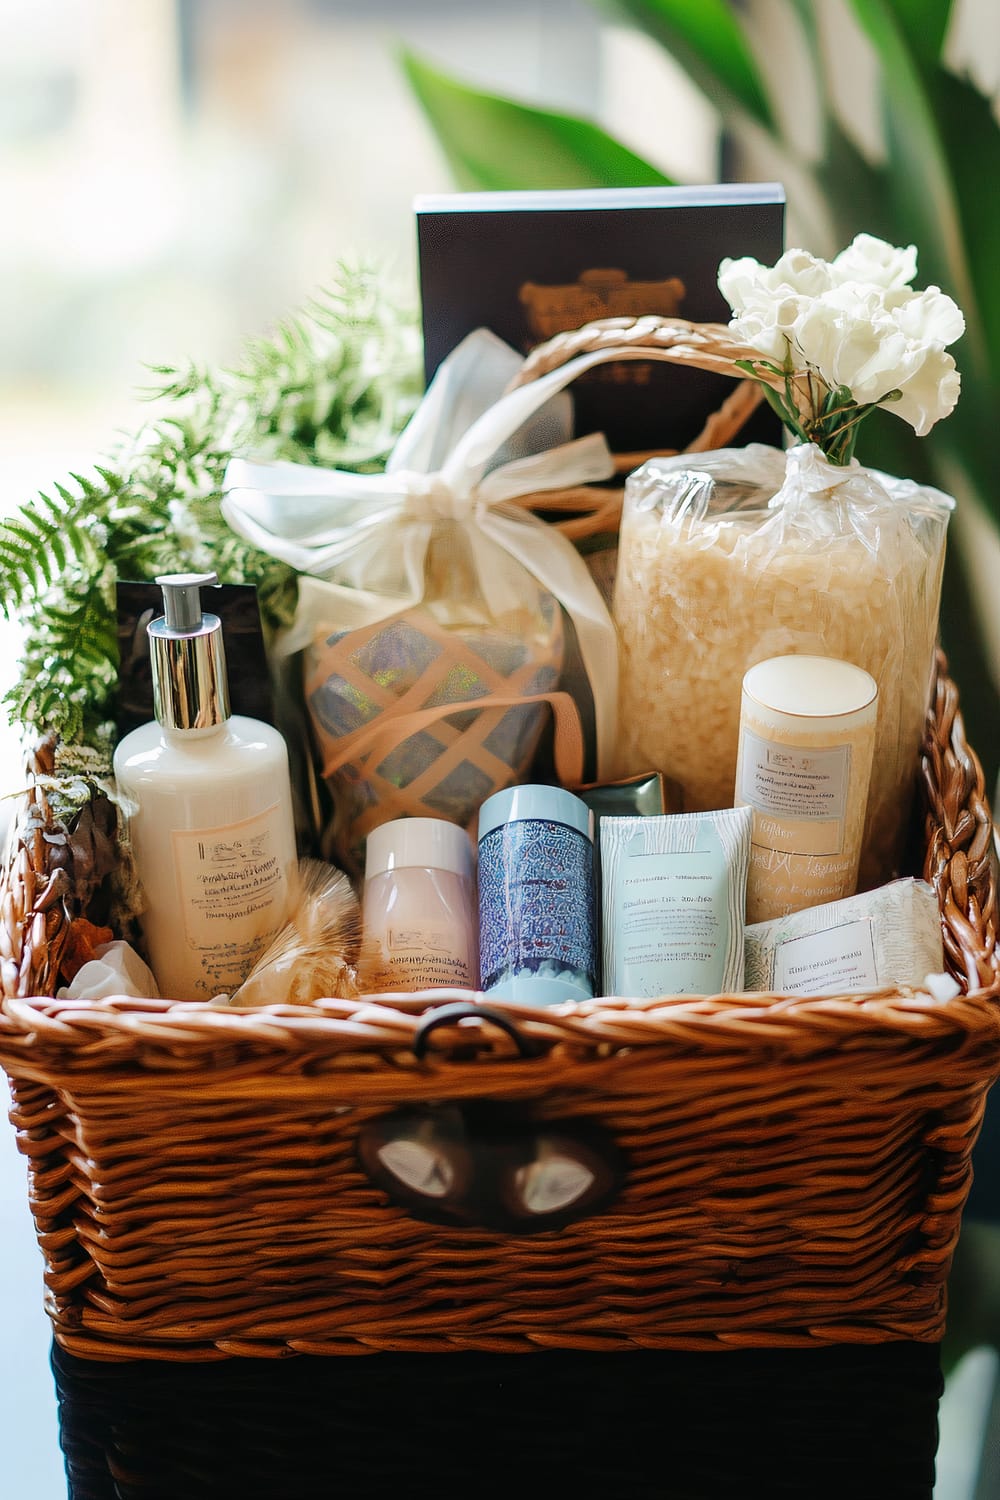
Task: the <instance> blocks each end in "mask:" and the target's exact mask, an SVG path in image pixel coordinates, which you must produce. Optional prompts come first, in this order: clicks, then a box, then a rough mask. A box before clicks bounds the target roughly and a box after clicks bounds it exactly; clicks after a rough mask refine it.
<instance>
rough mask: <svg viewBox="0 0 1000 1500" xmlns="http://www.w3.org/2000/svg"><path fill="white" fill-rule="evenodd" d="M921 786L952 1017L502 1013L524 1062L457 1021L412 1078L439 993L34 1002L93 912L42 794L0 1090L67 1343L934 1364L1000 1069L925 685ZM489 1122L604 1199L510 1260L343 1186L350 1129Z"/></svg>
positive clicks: (975, 868) (497, 1039) (938, 1012)
mask: <svg viewBox="0 0 1000 1500" xmlns="http://www.w3.org/2000/svg"><path fill="white" fill-rule="evenodd" d="M922 781H923V788H924V792H925V794H926V798H925V800H926V814H925V817H926V826H925V827H924V828H923V830H922V837H921V839H920V842H921V843H922V845H923V848H924V850H925V851H926V870H927V874H928V877H929V878H930V879H932V880H933V882H934V884H935V886H936V889H937V892H938V896H939V900H940V905H941V912H942V922H943V927H944V931H945V938H946V946H947V955H948V963H949V966H950V968H951V969H952V971H953V973H954V974H955V976H956V977H957V978H958V980H959V982H960V983H961V985H962V987H963V991H964V993H963V994H961V995H960V996H959V997H957V998H955V999H954V1000H950V1001H946V1002H943V1003H941V1002H935V1001H933V1000H931V999H930V998H929V997H928V996H926V995H923V994H919V993H911V992H899V991H883V992H880V993H878V994H870V995H866V996H863V997H862V996H830V997H825V998H822V999H811V998H802V997H796V998H781V997H775V996H767V995H718V996H712V997H707V998H683V997H672V998H671V997H666V998H663V999H660V1000H655V1001H648V1002H641V1003H629V1004H627V1005H626V1004H625V1003H622V1002H616V1001H605V1000H595V1001H593V1002H588V1003H587V1004H581V1005H577V1006H573V1007H567V1008H565V1009H562V1010H560V1011H559V1012H558V1013H556V1012H552V1011H538V1010H534V1009H531V1008H528V1007H517V1006H513V1005H510V1006H505V1007H498V1009H501V1010H502V1011H503V1012H504V1013H505V1015H506V1016H507V1017H508V1018H509V1019H510V1020H512V1021H514V1022H515V1023H516V1024H517V1025H518V1026H519V1027H520V1029H521V1032H522V1033H523V1035H524V1036H525V1037H527V1038H528V1039H529V1040H531V1041H532V1042H534V1043H535V1044H536V1049H537V1053H538V1055H535V1056H531V1057H525V1056H523V1055H519V1054H518V1052H517V1050H516V1049H515V1048H514V1047H513V1046H512V1045H511V1044H510V1042H509V1040H508V1039H507V1037H506V1036H504V1034H503V1033H502V1032H498V1031H496V1030H495V1029H494V1028H492V1027H489V1026H485V1025H484V1026H481V1027H473V1028H472V1029H471V1030H470V1028H469V1027H468V1026H467V1025H463V1026H461V1027H458V1026H452V1027H450V1028H446V1029H444V1030H442V1031H439V1032H438V1033H436V1034H435V1036H434V1039H433V1042H432V1043H431V1046H430V1052H429V1055H428V1056H427V1057H426V1058H425V1059H424V1060H422V1061H418V1059H417V1057H416V1056H415V1054H414V1050H413V1045H414V1040H415V1037H416V1033H417V1029H418V1027H419V1026H420V1023H421V1019H422V1016H423V1014H424V1013H425V1011H426V1010H427V1008H428V1004H429V1001H428V998H427V997H423V998H421V997H405V996H404V997H392V998H391V1000H385V1001H378V1000H370V1001H361V1002H356V1003H349V1002H334V1001H330V1002H325V1003H321V1004H320V1005H318V1006H317V1007H316V1008H315V1009H310V1010H303V1009H299V1008H296V1007H291V1006H279V1007H271V1008H268V1009H264V1010H260V1011H257V1012H245V1011H244V1012H238V1013H237V1012H230V1011H226V1010H220V1009H213V1008H212V1007H211V1006H206V1005H200V1004H180V1003H171V1002H169V1001H163V1002H153V1001H135V1000H119V1001H114V1000H107V1001H78V1002H69V1001H60V1000H54V999H46V998H43V997H41V995H40V994H35V995H34V996H32V994H31V991H32V990H36V989H37V990H38V991H41V989H43V988H45V987H47V988H49V989H50V990H51V989H52V988H54V986H55V984H56V983H57V970H58V967H59V953H60V944H62V943H63V941H64V937H63V934H64V932H65V930H66V928H67V926H68V927H69V928H72V925H73V923H74V922H75V921H79V920H80V919H81V914H82V906H83V904H84V901H85V899H86V896H87V895H88V894H89V892H88V890H87V881H84V883H83V889H82V891H81V889H80V888H79V887H78V886H77V885H76V884H75V881H74V874H73V862H74V857H75V856H74V850H75V849H76V848H77V847H78V848H79V850H80V856H79V857H80V860H81V863H82V866H83V867H84V869H86V863H87V862H86V841H85V840H84V841H82V842H81V841H80V840H79V839H74V837H73V836H71V835H70V834H69V833H68V831H67V830H66V829H61V828H59V827H58V826H56V825H55V823H54V822H53V819H52V816H51V804H50V802H49V800H48V799H47V797H46V794H45V787H44V780H43V781H41V782H39V784H38V785H36V787H35V789H34V791H33V792H32V793H31V794H29V797H28V798H27V799H26V803H25V807H24V810H23V812H22V816H21V819H20V822H19V824H18V828H17V831H16V834H15V839H14V853H13V856H12V858H11V861H10V864H9V868H8V872H7V891H6V896H5V905H4V914H5V924H6V934H5V936H4V939H3V941H4V944H5V952H4V956H5V960H6V961H5V963H4V966H3V979H4V989H5V996H4V999H3V1004H2V1010H0V1062H2V1063H3V1065H4V1067H5V1068H6V1069H7V1071H8V1073H9V1075H10V1078H11V1083H12V1090H13V1113H12V1118H13V1121H14V1124H15V1126H16V1128H17V1132H18V1140H19V1144H20V1146H21V1149H22V1150H23V1152H24V1153H25V1154H26V1156H27V1157H28V1160H29V1164H30V1199H31V1208H32V1212H33V1214H34V1216H35V1221H36V1225H37V1231H38V1239H39V1244H40V1246H41V1248H42V1251H43V1255H44V1258H45V1278H46V1284H47V1288H48V1304H49V1309H50V1312H51V1315H52V1318H53V1321H54V1325H55V1332H56V1337H57V1339H58V1341H59V1343H60V1344H61V1345H62V1346H64V1347H65V1348H66V1349H68V1350H70V1351H72V1352H75V1353H78V1354H82V1355H88V1356H92V1357H103V1358H112V1359H113V1358H124V1357H129V1358H131V1357H136V1356H139V1355H146V1356H154V1357H157V1358H167V1359H169V1358H177V1359H185V1360H191V1359H216V1358H220V1357H222V1356H224V1355H229V1354H252V1355H262V1356H263V1355H267V1356H277V1355H282V1354H288V1353H291V1352H311V1353H323V1354H332V1353H336V1354H342V1353H362V1352H370V1351H373V1350H385V1349H393V1350H404V1351H405V1350H412V1351H441V1350H456V1349H481V1350H495V1351H511V1352H518V1351H527V1350H532V1349H538V1348H551V1347H558V1348H564V1349H566V1348H568V1349H584V1350H605V1349H606V1350H613V1349H635V1348H647V1349H650V1348H652V1349H659V1348H665V1347H670V1348H692V1349H722V1348H735V1347H741V1346H747V1345H752V1346H759V1347H768V1346H771V1347H780V1346H785V1345H787V1346H809V1345H814V1344H823V1343H838V1342H845V1343H847V1342H879V1341H887V1340H892V1339H918V1340H935V1339H937V1338H939V1337H940V1335H941V1332H942V1327H943V1320H944V1309H945V1279H946V1276H947V1272H948V1269H949V1265H950V1261H951V1255H952V1251H953V1248H954V1245H955V1242H956V1239H957V1236H958V1230H959V1221H960V1216H961V1212H962V1207H963V1204H964V1201H965V1197H966V1194H967V1191H968V1187H969V1182H970V1154H971V1151H972V1147H973V1144H974V1142H975V1139H976V1136H977V1133H978V1130H979V1126H980V1122H981V1119H982V1113H983V1107H984V1102H985V1096H986V1092H987V1089H988V1087H989V1085H990V1084H991V1082H992V1081H993V1079H994V1078H995V1077H996V1076H997V1074H998V1072H1000V1008H998V1006H997V998H998V995H1000V962H998V957H997V951H996V920H997V917H996V877H995V872H994V867H993V862H992V854H991V849H992V845H991V832H992V824H991V819H990V812H989V808H988V806H987V804H986V799H985V796H984V792H983V779H982V772H981V770H980V767H979V763H978V761H977V759H976V756H975V755H974V753H973V752H972V751H971V750H970V749H969V748H968V746H967V744H966V742H965V736H964V730H963V727H962V721H961V716H960V714H959V712H958V703H957V694H956V692H955V689H954V686H953V684H952V683H951V682H950V681H949V679H948V677H947V674H946V671H945V669H944V667H943V665H942V667H941V669H940V671H939V677H938V682H937V689H936V695H935V700H934V704H933V708H932V711H931V713H930V715H929V718H928V729H927V740H926V745H925V749H924V754H923V764H922ZM53 850H55V851H59V864H58V865H57V866H56V868H55V869H54V868H53V867H52V865H51V861H48V860H47V851H53ZM67 851H69V853H67ZM60 868H61V869H64V870H66V872H67V873H66V875H65V876H62V875H58V874H57V870H58V869H60ZM435 998H436V999H439V998H441V997H435ZM484 1097H485V1098H488V1099H491V1100H494V1101H505V1102H506V1103H507V1104H509V1105H512V1106H516V1107H517V1109H518V1110H519V1111H520V1112H521V1113H522V1114H523V1116H524V1117H525V1118H527V1119H529V1120H531V1119H533V1120H534V1121H536V1122H538V1123H539V1124H541V1122H544V1121H554V1120H561V1119H567V1118H570V1117H573V1118H577V1119H578V1118H580V1117H585V1118H587V1119H589V1120H591V1121H595V1122H599V1123H600V1124H601V1125H603V1126H604V1127H605V1128H606V1129H607V1130H608V1131H610V1133H611V1134H612V1136H613V1137H614V1140H615V1141H616V1142H617V1145H618V1146H619V1148H620V1150H621V1152H622V1153H623V1154H624V1158H625V1161H626V1165H627V1172H626V1177H625V1181H624V1185H623V1187H622V1190H621V1192H620V1194H619V1196H618V1197H617V1199H616V1200H615V1201H613V1202H612V1203H611V1204H610V1206H608V1207H606V1208H604V1209H602V1211H601V1212H599V1213H597V1214H595V1215H594V1216H592V1217H590V1218H586V1219H582V1220H579V1221H578V1222H576V1223H574V1224H571V1225H570V1226H568V1227H566V1228H564V1229H561V1230H559V1231H558V1232H555V1231H550V1232H545V1233H542V1234H536V1235H533V1236H520V1235H517V1234H503V1233H500V1232H497V1231H495V1230H485V1229H478V1228H471V1227H455V1226H451V1225H442V1224H427V1223H422V1222H418V1221H417V1220H415V1219H414V1218H411V1217H410V1216H409V1215H408V1214H407V1213H406V1212H405V1211H404V1210H403V1209H402V1208H400V1207H396V1206H393V1205H392V1204H391V1203H389V1202H388V1201H387V1199H386V1197H385V1195H384V1194H383V1193H382V1191H381V1190H380V1189H379V1188H377V1187H375V1186H373V1184H372V1182H371V1181H369V1179H368V1178H367V1177H366V1175H365V1174H364V1172H363V1171H362V1169H361V1166H360V1162H359V1157H358V1154H357V1138H358V1133H359V1130H360V1129H361V1128H362V1127H363V1126H364V1125H365V1124H366V1123H367V1122H369V1121H371V1120H373V1119H375V1118H377V1117H379V1116H381V1115H383V1114H384V1113H385V1112H387V1111H389V1110H393V1109H395V1108H396V1107H397V1106H400V1105H402V1104H407V1105H432V1104H435V1103H437V1102H438V1101H443V1100H451V1101H455V1100H458V1101H461V1100H476V1099H481V1098H484Z"/></svg>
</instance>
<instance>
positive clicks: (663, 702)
mask: <svg viewBox="0 0 1000 1500" xmlns="http://www.w3.org/2000/svg"><path fill="white" fill-rule="evenodd" d="M953 505H954V502H953V501H952V500H951V499H950V498H949V497H948V496H947V495H944V494H942V493H941V492H940V491H938V490H934V489H930V488H927V487H921V486H919V485H917V484H914V483H913V482H912V481H909V480H899V479H894V478H892V477H891V476H890V475H886V474H882V473H880V472H878V471H875V470H871V469H866V468H864V467H863V466H862V465H861V464H859V463H858V462H857V461H853V462H852V463H850V464H849V465H847V466H844V467H841V466H837V465H832V464H830V463H828V462H827V460H826V459H825V458H824V456H823V454H822V453H821V452H820V450H819V449H818V448H815V447H812V446H806V445H800V446H798V447H795V448H791V449H789V450H788V451H787V452H783V451H781V450H779V449H774V448H768V447H765V446H763V445H760V444H751V445H749V446H748V447H746V448H733V449H720V450H718V451H716V452H712V453H706V454H704V455H702V456H701V457H700V458H699V459H698V460H697V462H696V463H695V462H693V461H692V459H691V457H690V456H687V457H685V456H683V455H682V456H679V457H678V458H667V459H653V460H651V461H650V462H649V463H647V464H645V465H643V467H642V468H640V469H639V470H637V471H636V473H635V474H633V475H632V476H631V477H630V479H629V481H628V483H627V486H626V493H625V507H624V513H623V517H622V530H621V542H620V549H619V564H618V578H617V582H616V588H615V597H614V616H615V619H616V622H617V625H618V630H619V642H620V647H621V662H620V673H621V676H620V741H619V767H618V769H619V774H620V775H627V774H629V773H632V772H638V771H640V770H648V769H649V768H650V767H653V768H655V769H657V770H660V771H662V772H664V773H665V774H666V775H667V776H670V777H672V778H673V779H674V780H675V781H677V782H678V783H679V784H680V786H681V788H682V793H683V801H684V806H685V808H687V809H691V810H699V809H704V808H713V807H727V806H730V805H731V804H732V801H733V795H734V788H735V775H736V758H737V740H738V731H739V718H740V689H741V684H742V680H743V674H744V673H745V671H746V670H747V668H748V667H750V666H752V665H753V664H754V663H755V662H758V661H763V660H765V659H766V658H767V657H771V656H782V655H786V654H790V653H796V654H814V655H819V656H835V657H840V658H841V659H843V660H845V661H851V662H854V663H855V664H856V665H858V666H861V667H864V668H865V669H866V670H867V671H869V672H870V673H871V674H872V676H873V677H874V678H875V680H876V682H877V683H878V688H879V718H878V729H877V734H876V748H875V769H874V771H873V774H872V784H871V791H870V795H869V810H868V818H867V824H866V832H865V838H864V848H863V854H862V866H861V876H860V883H861V886H862V887H866V886H870V885H873V884H878V883H880V882H882V881H884V880H887V879H889V878H890V877H891V876H892V875H893V874H894V873H896V872H897V870H898V867H899V861H900V858H901V854H902V845H903V841H904V839H905V830H906V824H907V820H908V816H909V811H910V807H911V803H912V796H913V791H914V788H915V785H916V769H917V756H918V752H919V747H920V743H921V739H922V735H923V729H924V720H925V714H926V709H927V699H928V692H929V686H930V674H931V669H932V666H933V658H934V649H935V643H936V637H937V626H938V610H939V604H940V595H941V575H942V569H943V565H944V547H945V536H946V531H947V524H948V518H949V515H950V513H951V510H952V509H953Z"/></svg>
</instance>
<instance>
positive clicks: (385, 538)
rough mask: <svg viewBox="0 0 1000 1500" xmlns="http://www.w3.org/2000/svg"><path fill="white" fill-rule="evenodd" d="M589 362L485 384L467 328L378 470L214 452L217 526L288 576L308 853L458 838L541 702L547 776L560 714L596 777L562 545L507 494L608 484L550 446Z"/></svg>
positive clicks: (524, 756)
mask: <svg viewBox="0 0 1000 1500" xmlns="http://www.w3.org/2000/svg"><path fill="white" fill-rule="evenodd" d="M606 357H607V356H606V355H605V354H603V353H597V354H588V355H585V356H582V357H581V358H579V359H577V360H573V361H571V362H570V363H568V364H566V365H564V366H562V367H561V368H560V369H558V370H555V371H553V372H552V373H551V374H550V375H547V376H545V377H544V378H542V379H540V380H537V381H534V382H533V383H532V384H531V385H529V386H524V387H522V388H520V389H512V390H507V391H506V394H505V389H506V387H507V386H508V385H509V383H510V381H511V379H512V378H513V377H514V376H515V375H516V372H517V370H518V369H519V367H520V365H521V360H520V358H519V356H518V355H517V354H516V353H515V352H514V351H513V350H511V349H509V348H508V346H507V345H505V344H504V343H503V342H502V341H501V340H499V339H497V338H496V337H495V336H494V335H493V334H490V333H489V332H487V331H486V330H478V331H477V332H476V333H474V334H471V335H470V336H469V337H468V338H467V339H465V340H463V342H462V344H460V345H459V346H458V347H457V348H456V349H455V350H454V351H453V353H452V354H451V356H449V358H448V359H447V360H446V361H445V362H444V363H443V364H442V366H441V368H440V369H439V371H438V373H437V375H436V376H435V378H434V380H433V381H432V383H431V385H430V387H429V388H428V391H427V394H426V395H425V397H424V399H423V401H422V403H421V405H420V407H419V408H418V410H417V412H416V413H415V415H414V417H413V419H412V421H411V423H410V425H409V426H408V427H407V429H406V430H405V432H404V433H403V434H402V436H401V437H400V439H399V441H398V443H397V445H396V448H395V449H394V451H393V453H392V455H391V457H390V459H389V462H388V464H387V466H386V471H385V473H384V474H364V475H359V474H351V473H344V472H340V471H335V470H328V469H321V468H312V467H309V466H307V465H300V464H290V463H253V462H250V461H247V460H244V459H238V458H237V459H233V460H232V461H231V463H230V465H229V468H228V470H227V474H226V484H225V491H226V493H225V495H224V499H223V511H224V514H225V516H226V518H227V520H228V522H229V524H230V525H231V526H232V527H233V529H234V530H235V531H237V532H238V533H239V534H240V535H241V536H243V537H245V538H246V539H247V540H249V541H251V542H253V543H254V544H255V545H256V546H258V547H261V548H262V549H263V550H265V551H267V552H269V553H271V554H272V555H273V556H275V557H278V558H281V559H282V560H283V561H285V562H287V563H289V564H290V565H291V566H292V567H294V568H295V569H296V570H297V571H298V572H299V574H300V577H299V597H298V607H297V612H296V616H295V619H294V621H293V623H292V625H291V627H290V628H289V629H288V630H287V631H286V632H285V633H284V634H283V635H282V636H281V637H280V638H279V639H278V640H277V641H276V642H275V646H274V655H275V657H276V658H278V659H280V658H284V659H288V658H289V657H292V656H294V657H296V659H297V660H299V661H301V688H302V693H303V696H304V701H305V703H306V705H307V709H308V720H309V726H310V732H311V737H312V741H313V750H314V754H315V760H316V763H317V764H318V766H319V769H320V772H321V775H322V777H323V779H324V780H325V781H326V784H327V787H328V789H329V791H330V794H331V802H332V809H333V811H332V814H331V816H330V818H329V819H328V820H327V822H326V824H325V826H324V827H323V828H322V829H320V830H317V832H318V835H319V846H320V849H321V851H322V852H323V854H324V855H325V856H326V857H328V858H333V859H336V860H337V862H338V863H340V864H341V865H343V866H344V867H346V868H349V869H357V868H358V864H359V858H360V852H361V849H362V846H363V841H364V839H365V837H366V835H367V834H368V833H369V832H370V831H371V829H372V828H374V827H376V826H377V825H378V824H380V823H383V822H386V821H388V820H389V819H390V818H396V817H402V816H421V815H422V816H438V817H442V816H443V817H447V818H449V819H451V820H452V821H453V822H456V823H460V824H462V825H465V826H470V827H471V826H472V824H473V822H474V820H475V818H476V815H477V813H478V809H479V807H480V805H481V803H482V802H483V801H484V800H485V799H486V797H488V796H489V795H490V794H491V793H492V792H494V791H498V790H500V789H501V788H503V787H506V786H510V785H513V784H515V783H517V782H519V781H523V780H525V779H526V778H527V777H528V776H529V775H530V773H531V768H532V762H533V759H534V757H535V755H536V751H537V749H538V745H539V741H540V738H541V736H542V733H543V730H544V729H545V725H546V720H547V718H548V715H549V712H550V711H551V714H552V716H553V719H554V738H553V756H554V767H555V771H556V774H557V776H558V778H559V779H560V780H561V781H563V782H564V783H565V784H574V783H577V782H579V781H581V780H583V773H584V736H583V723H582V720H581V709H582V710H583V721H585V722H586V725H587V728H588V731H589V730H590V729H591V726H592V736H590V737H591V738H592V751H593V754H592V756H591V760H590V767H589V768H590V769H591V770H596V773H597V774H598V775H600V774H602V773H603V772H604V771H605V770H606V768H607V767H608V766H609V765H610V762H611V758H612V756H613V754H614V746H613V739H614V731H615V723H616V708H617V691H618V685H617V683H618V679H617V649H616V642H615V633H614V627H613V625H612V622H611V619H610V616H609V614H608V611H607V608H606V606H605V604H604V602H603V600H602V598H601V596H600V594H599V592H598V590H597V588H596V586H595V584H594V582H593V579H592V578H591V576H590V574H589V572H588V570H587V567H586V565H585V563H584V562H583V561H582V559H581V557H580V556H579V554H578V553H577V551H576V550H575V549H574V547H573V545H572V544H571V543H570V542H569V541H568V540H567V539H566V538H565V537H564V536H562V535H560V533H559V532H558V531H557V530H556V529H555V528H554V527H552V526H549V525H547V524H546V523H545V522H543V521H541V520H539V519H538V518H537V517H536V516H534V515H532V514H531V513H530V512H528V511H526V510H524V509H523V508H520V507H518V506H516V505H514V504H512V503H510V502H512V501H513V500H514V499H515V498H516V497H517V496H519V495H525V494H528V493H532V494H534V493H536V492H544V491H547V490H550V489H553V490H554V489H562V488H564V487H566V486H567V485H574V484H583V483H588V482H592V481H594V480H598V479H605V478H608V477H610V476H611V474H612V473H613V468H614V465H613V460H612V458H611V454H610V452H609V451H608V448H607V444H606V443H605V441H604V438H603V437H602V436H601V435H600V434H592V435H590V436H588V437H585V438H581V439H578V440H575V441H567V439H568V437H569V433H570V431H571V409H570V406H569V399H568V397H567V396H566V395H560V392H562V391H563V388H564V387H565V386H566V385H568V384H569V382H570V381H572V380H573V379H574V378H575V376H576V375H577V374H579V373H581V372H582V370H584V369H587V368H589V367H590V366H591V365H593V364H596V363H600V362H601V360H602V359H604V358H606ZM574 662H576V663H578V664H579V666H580V668H581V669H582V670H581V672H580V673H579V674H578V675H577V676H575V677H574V678H573V680H572V681H567V674H568V672H569V669H570V667H571V665H572V664H573V663H574ZM568 688H572V690H571V691H570V690H567V689H568Z"/></svg>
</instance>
